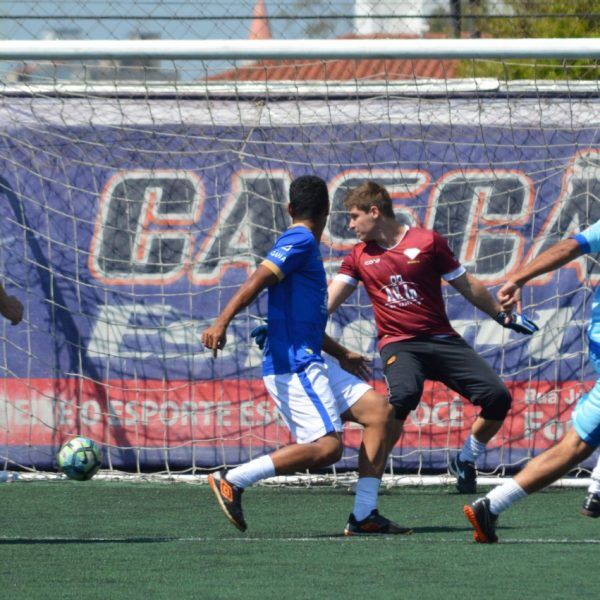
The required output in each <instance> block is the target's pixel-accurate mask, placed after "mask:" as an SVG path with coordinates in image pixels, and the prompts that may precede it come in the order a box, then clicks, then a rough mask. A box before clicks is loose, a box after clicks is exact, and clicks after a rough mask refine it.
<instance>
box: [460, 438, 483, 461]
mask: <svg viewBox="0 0 600 600" xmlns="http://www.w3.org/2000/svg"><path fill="white" fill-rule="evenodd" d="M485 447H486V444H484V443H482V442H480V441H478V440H477V439H475V438H474V437H473V434H472V433H471V434H469V437H468V438H467V439H466V440H465V444H464V446H463V447H462V450H461V451H460V454H459V455H458V458H460V460H462V461H463V462H465V461H466V462H470V463H474V462H475V461H476V460H477V457H478V456H479V455H480V454H483V452H484V451H485Z"/></svg>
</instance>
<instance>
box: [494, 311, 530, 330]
mask: <svg viewBox="0 0 600 600" xmlns="http://www.w3.org/2000/svg"><path fill="white" fill-rule="evenodd" d="M506 317H508V318H509V319H510V321H509V322H508V323H506ZM494 319H495V320H496V321H497V322H498V323H500V325H502V327H506V328H507V329H512V330H513V331H516V332H517V333H523V334H525V335H533V334H534V333H535V332H536V331H539V327H538V326H537V325H536V324H535V323H534V322H533V321H532V320H531V319H528V318H527V317H526V316H525V315H522V314H520V313H506V312H504V311H501V312H499V313H498V314H497V315H496V316H495V317H494Z"/></svg>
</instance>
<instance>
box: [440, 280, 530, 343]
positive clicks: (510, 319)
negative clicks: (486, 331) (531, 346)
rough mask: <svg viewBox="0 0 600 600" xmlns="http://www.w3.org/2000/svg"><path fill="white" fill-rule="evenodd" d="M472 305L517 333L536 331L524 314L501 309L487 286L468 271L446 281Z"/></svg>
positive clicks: (528, 333) (526, 333) (525, 333)
mask: <svg viewBox="0 0 600 600" xmlns="http://www.w3.org/2000/svg"><path fill="white" fill-rule="evenodd" d="M448 283H449V284H450V285H452V286H453V287H454V288H455V289H456V290H458V291H459V292H460V293H461V294H462V295H463V296H464V297H465V298H466V299H467V300H468V301H469V302H470V303H471V304H472V305H473V306H476V307H477V308H478V309H479V310H481V311H483V312H484V313H486V314H488V315H489V316H490V317H492V319H494V321H496V322H497V323H498V324H499V325H502V327H506V328H507V329H512V330H513V331H516V332H517V333H522V334H524V335H532V334H534V333H535V332H536V331H538V329H539V328H538V326H537V325H536V324H535V323H534V322H533V321H532V320H531V319H529V318H527V317H526V316H525V315H522V314H520V313H510V312H505V311H503V310H502V306H501V305H500V304H499V302H498V301H497V300H496V299H495V298H494V297H493V296H492V295H491V294H490V293H489V292H488V291H487V288H486V287H485V286H484V285H483V283H481V281H479V279H477V277H474V276H473V275H471V274H470V273H467V272H465V273H463V274H462V275H460V276H459V277H457V278H456V279H451V280H449V281H448Z"/></svg>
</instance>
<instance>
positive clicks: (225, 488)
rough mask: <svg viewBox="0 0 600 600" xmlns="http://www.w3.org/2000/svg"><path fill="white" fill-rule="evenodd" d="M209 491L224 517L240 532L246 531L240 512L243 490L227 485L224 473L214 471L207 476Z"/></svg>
mask: <svg viewBox="0 0 600 600" xmlns="http://www.w3.org/2000/svg"><path fill="white" fill-rule="evenodd" d="M208 483H209V484H210V489H211V490H212V491H213V493H214V494H215V497H216V498H217V502H218V503H219V506H220V507H221V510H222V511H223V512H224V513H225V516H226V517H227V518H228V519H229V520H230V521H231V522H232V523H233V524H234V525H235V526H236V527H237V528H238V529H239V530H240V531H246V528H247V525H246V521H245V520H244V513H243V511H242V494H243V493H244V490H243V489H242V488H239V487H237V485H233V484H232V483H229V481H227V479H226V478H225V471H224V470H222V471H216V472H215V473H213V474H212V475H209V476H208Z"/></svg>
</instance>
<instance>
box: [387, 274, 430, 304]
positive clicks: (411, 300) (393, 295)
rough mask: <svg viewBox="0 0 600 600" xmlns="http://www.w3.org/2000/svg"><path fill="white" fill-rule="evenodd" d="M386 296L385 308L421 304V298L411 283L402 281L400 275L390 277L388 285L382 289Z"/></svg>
mask: <svg viewBox="0 0 600 600" xmlns="http://www.w3.org/2000/svg"><path fill="white" fill-rule="evenodd" d="M382 291H383V292H385V295H386V296H387V302H386V303H385V304H386V306H390V307H395V306H409V305H410V304H421V298H420V297H419V293H418V292H417V289H416V286H415V284H414V283H413V282H412V281H404V278H403V277H402V275H391V276H390V283H389V285H386V286H384V287H383V288H382Z"/></svg>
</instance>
